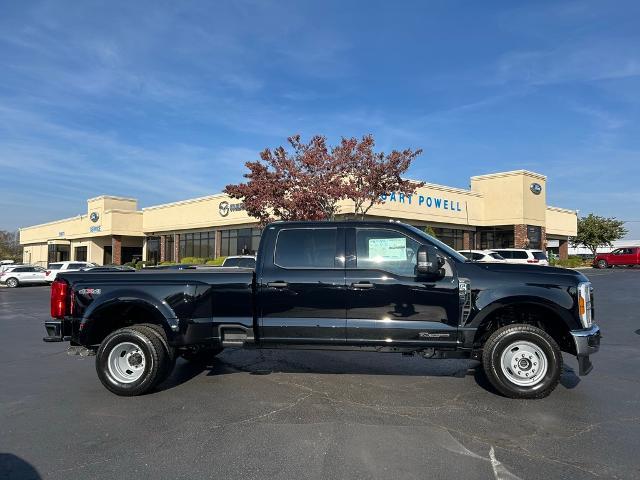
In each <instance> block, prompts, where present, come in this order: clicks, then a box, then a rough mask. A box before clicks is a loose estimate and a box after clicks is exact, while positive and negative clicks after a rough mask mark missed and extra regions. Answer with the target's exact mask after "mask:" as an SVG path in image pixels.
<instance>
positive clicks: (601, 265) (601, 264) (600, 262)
mask: <svg viewBox="0 0 640 480" xmlns="http://www.w3.org/2000/svg"><path fill="white" fill-rule="evenodd" d="M598 268H609V264H608V263H607V261H606V260H598Z"/></svg>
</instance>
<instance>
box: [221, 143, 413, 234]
mask: <svg viewBox="0 0 640 480" xmlns="http://www.w3.org/2000/svg"><path fill="white" fill-rule="evenodd" d="M287 140H288V142H289V145H290V146H291V148H292V151H290V152H289V151H287V150H286V149H285V148H284V147H278V148H276V149H275V150H273V151H272V150H270V149H268V148H267V149H265V150H264V151H263V152H262V153H261V154H260V160H258V161H254V162H247V163H246V164H245V165H246V167H247V168H248V169H249V172H248V173H246V174H245V175H244V177H245V178H246V179H248V181H247V182H245V183H239V184H235V185H227V186H226V187H225V189H224V192H225V193H226V194H228V195H230V196H231V197H233V198H238V199H242V200H243V202H244V207H245V209H246V210H247V213H248V214H249V215H251V216H253V217H256V218H257V219H259V220H260V222H261V223H262V224H266V223H268V222H270V221H273V220H274V219H281V220H323V219H333V218H334V217H335V215H336V214H337V213H339V208H340V207H339V202H340V201H341V200H352V201H353V202H354V205H355V213H356V214H357V215H360V216H364V215H365V214H366V213H367V212H368V211H369V209H370V208H371V207H372V206H373V205H375V204H376V203H381V202H382V199H381V196H382V195H383V194H385V193H389V192H392V191H401V192H403V193H405V194H408V195H411V194H413V193H414V192H415V190H416V188H418V187H420V186H421V185H422V183H421V182H412V181H408V180H404V179H402V178H401V175H402V174H404V173H405V172H406V171H407V169H408V168H409V166H410V165H411V161H412V160H413V159H414V158H415V157H416V156H418V155H419V154H420V153H421V150H416V151H412V150H409V149H407V150H403V151H401V152H399V151H395V150H394V151H393V152H391V153H390V154H389V155H385V154H384V153H375V152H374V151H373V148H374V146H375V142H374V140H373V137H372V136H371V135H367V136H365V137H363V138H362V140H358V139H356V138H343V139H342V140H341V142H340V144H339V145H338V146H336V147H333V148H329V147H328V146H327V141H326V138H325V137H322V136H319V135H316V136H314V137H313V138H311V140H310V141H309V143H306V144H305V143H303V142H302V141H301V140H300V135H294V136H292V137H289V138H288V139H287Z"/></svg>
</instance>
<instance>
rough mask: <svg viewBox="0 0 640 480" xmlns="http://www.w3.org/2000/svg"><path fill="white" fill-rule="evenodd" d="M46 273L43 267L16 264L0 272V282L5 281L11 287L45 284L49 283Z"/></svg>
mask: <svg viewBox="0 0 640 480" xmlns="http://www.w3.org/2000/svg"><path fill="white" fill-rule="evenodd" d="M45 275H46V274H45V271H44V268H42V267H34V266H33V265H16V266H12V267H10V268H7V269H6V270H4V271H3V272H1V273H0V283H4V284H5V285H6V286H7V287H9V288H16V287H19V286H21V285H35V284H45V283H47V281H46V280H45Z"/></svg>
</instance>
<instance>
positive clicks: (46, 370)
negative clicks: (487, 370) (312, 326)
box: [0, 268, 640, 480]
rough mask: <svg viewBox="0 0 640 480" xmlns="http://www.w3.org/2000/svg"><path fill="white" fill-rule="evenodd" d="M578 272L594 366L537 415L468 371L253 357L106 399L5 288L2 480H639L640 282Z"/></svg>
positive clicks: (25, 300) (409, 360)
mask: <svg viewBox="0 0 640 480" xmlns="http://www.w3.org/2000/svg"><path fill="white" fill-rule="evenodd" d="M585 273H586V274H587V275H588V276H589V277H590V278H591V279H592V281H593V284H594V287H595V289H596V297H595V298H596V300H595V301H596V321H597V323H598V324H599V325H600V326H601V328H602V329H603V339H602V346H601V351H600V352H599V353H598V354H597V355H594V356H593V357H592V361H593V363H594V370H593V372H592V373H591V374H589V375H588V376H586V377H578V376H577V374H576V372H577V362H576V360H575V358H573V357H571V356H566V357H565V368H564V372H563V375H562V380H561V385H559V386H558V388H557V389H556V391H555V392H553V393H552V394H551V396H550V397H548V398H546V399H543V400H510V399H507V398H504V397H501V396H500V395H498V394H497V393H495V392H494V391H492V390H491V389H490V388H489V387H488V385H487V384H486V383H485V382H484V381H483V379H482V376H481V375H478V374H474V373H473V368H472V367H473V366H474V364H473V363H471V362H469V361H463V360H424V359H422V358H417V357H403V356H401V355H398V354H374V353H358V352H340V353H335V352H318V351H260V350H255V351H243V350H227V351H225V352H224V353H222V354H221V355H220V356H219V357H218V358H217V359H216V360H214V361H213V362H212V364H211V365H210V366H209V367H207V368H203V367H194V366H193V365H190V364H188V363H186V362H184V361H182V360H179V361H178V364H177V367H176V370H175V371H174V373H173V374H172V376H171V377H170V378H169V379H168V380H167V381H166V382H165V383H164V384H163V385H162V386H161V387H160V389H159V390H158V391H155V392H153V393H151V394H148V395H145V396H142V397H134V398H123V397H117V396H115V395H113V394H111V393H109V392H108V391H107V390H106V389H105V388H104V387H102V385H101V384H100V382H99V381H98V378H97V377H96V372H95V367H94V360H95V357H79V356H74V357H70V356H68V355H67V354H66V347H67V344H66V343H53V344H51V343H48V344H47V343H43V342H42V340H41V339H42V336H43V335H44V333H45V332H44V327H43V322H44V321H45V319H46V318H47V316H48V311H49V305H48V300H49V287H27V288H19V289H8V288H0V480H4V479H14V478H15V479H26V478H46V479H75V478H82V479H85V478H87V479H88V478H91V479H113V478H153V479H165V478H166V479H178V478H185V479H187V478H188V479H197V478H216V479H221V478H224V479H228V478H243V479H251V478H256V479H266V478H278V479H286V478H292V479H300V478H350V479H356V478H381V479H382V478H384V479H388V478H394V479H404V478H407V479H413V478H430V479H434V478H456V479H459V478H464V479H494V478H495V479H518V478H520V479H540V478H553V479H564V478H580V479H583V478H587V479H588V478H625V479H628V478H640V460H639V459H638V445H640V412H639V406H640V375H639V373H638V372H639V371H640V317H639V313H638V312H640V295H639V294H638V292H639V291H640V269H638V268H636V269H629V270H623V269H620V270H618V269H615V270H595V271H594V270H586V271H585Z"/></svg>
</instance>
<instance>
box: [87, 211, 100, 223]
mask: <svg viewBox="0 0 640 480" xmlns="http://www.w3.org/2000/svg"><path fill="white" fill-rule="evenodd" d="M89 218H90V219H91V221H92V222H93V223H96V222H97V221H98V220H99V219H100V215H98V212H91V215H89Z"/></svg>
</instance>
